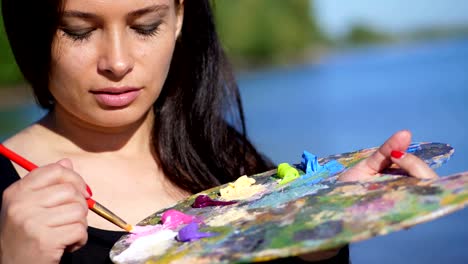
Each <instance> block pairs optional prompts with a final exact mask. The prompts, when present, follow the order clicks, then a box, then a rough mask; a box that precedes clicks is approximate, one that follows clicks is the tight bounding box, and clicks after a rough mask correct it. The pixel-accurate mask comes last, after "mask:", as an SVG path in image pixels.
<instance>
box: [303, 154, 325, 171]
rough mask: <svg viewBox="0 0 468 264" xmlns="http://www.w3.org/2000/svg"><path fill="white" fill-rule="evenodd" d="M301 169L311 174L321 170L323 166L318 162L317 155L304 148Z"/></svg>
mask: <svg viewBox="0 0 468 264" xmlns="http://www.w3.org/2000/svg"><path fill="white" fill-rule="evenodd" d="M300 169H301V170H303V171H305V173H306V174H311V173H314V172H318V171H320V170H321V169H322V166H321V165H320V164H319V163H318V159H317V156H315V155H313V154H311V153H310V152H307V151H306V150H304V152H303V153H302V161H301V165H300Z"/></svg>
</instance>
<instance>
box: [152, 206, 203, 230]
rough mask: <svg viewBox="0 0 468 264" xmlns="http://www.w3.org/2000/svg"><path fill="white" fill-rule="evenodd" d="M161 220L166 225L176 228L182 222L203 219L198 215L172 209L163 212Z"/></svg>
mask: <svg viewBox="0 0 468 264" xmlns="http://www.w3.org/2000/svg"><path fill="white" fill-rule="evenodd" d="M161 222H162V223H163V225H164V227H167V228H169V229H175V228H177V227H178V226H180V225H182V224H188V223H191V222H201V221H200V220H199V219H198V218H197V217H196V216H193V215H188V214H184V213H182V212H180V211H177V210H174V209H170V210H167V211H166V212H164V213H163V215H162V216H161Z"/></svg>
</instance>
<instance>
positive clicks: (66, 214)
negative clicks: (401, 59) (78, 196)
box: [41, 203, 88, 227]
mask: <svg viewBox="0 0 468 264" xmlns="http://www.w3.org/2000/svg"><path fill="white" fill-rule="evenodd" d="M87 215H88V208H83V205H81V204H80V203H68V204H64V205H60V206H57V207H53V208H48V209H47V210H42V212H41V217H43V222H44V224H46V225H47V226H48V227H59V226H65V225H69V224H74V223H80V224H83V225H87V219H86V216H87Z"/></svg>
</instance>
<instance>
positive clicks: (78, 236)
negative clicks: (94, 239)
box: [48, 223, 88, 250]
mask: <svg viewBox="0 0 468 264" xmlns="http://www.w3.org/2000/svg"><path fill="white" fill-rule="evenodd" d="M87 228H88V227H87V225H84V224H82V223H74V224H69V225H64V226H60V227H55V228H52V229H50V234H48V237H52V238H53V239H56V242H57V244H58V246H60V247H61V248H63V249H67V250H77V249H79V248H81V247H82V246H84V245H85V244H86V241H87V240H88V232H87Z"/></svg>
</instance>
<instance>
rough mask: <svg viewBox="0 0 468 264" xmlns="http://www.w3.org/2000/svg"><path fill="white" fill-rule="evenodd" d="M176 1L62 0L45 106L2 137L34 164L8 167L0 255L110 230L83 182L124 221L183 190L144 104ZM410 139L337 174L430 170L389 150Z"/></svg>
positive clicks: (160, 67)
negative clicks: (93, 209)
mask: <svg viewBox="0 0 468 264" xmlns="http://www.w3.org/2000/svg"><path fill="white" fill-rule="evenodd" d="M181 4H183V2H182V3H181ZM179 7H180V6H179ZM179 7H178V6H176V5H175V3H174V1H173V0H66V1H65V10H64V11H65V13H64V17H63V19H62V21H61V23H60V28H59V30H58V31H57V33H56V36H55V39H54V42H53V49H52V61H53V67H52V71H51V74H50V86H49V90H50V91H51V93H52V94H53V96H54V98H55V105H56V106H55V109H54V111H52V112H51V113H49V114H48V115H47V116H46V117H45V118H44V119H43V120H41V121H39V122H38V123H36V124H33V125H31V126H30V127H28V128H26V129H25V130H23V131H21V132H20V133H18V134H16V135H14V136H13V137H11V138H10V139H8V140H7V141H5V142H4V144H5V145H6V146H7V147H9V148H11V149H12V150H14V151H15V152H17V153H19V154H20V155H22V156H24V157H25V158H27V159H29V160H31V161H32V162H34V163H35V164H38V165H39V166H40V168H39V169H36V170H34V171H33V172H31V173H28V172H26V171H24V170H23V169H21V168H19V167H16V169H17V170H18V172H19V174H20V176H21V177H22V178H23V179H22V180H21V181H18V182H16V183H14V184H13V185H11V186H10V187H9V188H8V189H7V190H6V191H5V195H4V200H3V204H2V215H1V218H0V220H1V221H0V227H1V230H2V232H1V236H2V237H1V240H2V241H8V243H3V245H2V246H4V247H6V248H2V250H3V252H0V253H1V254H2V255H1V257H2V260H0V262H1V263H8V261H10V263H29V262H31V261H32V260H34V261H33V262H34V263H54V262H57V261H58V260H59V259H60V257H61V255H62V254H63V252H64V251H65V250H69V251H73V250H76V249H78V248H80V247H81V246H82V245H84V244H85V243H86V240H87V233H86V228H87V227H88V225H89V226H92V227H97V228H101V229H107V230H118V228H117V227H115V226H114V225H112V224H111V223H109V222H107V221H106V220H104V219H102V218H100V217H98V216H96V215H95V214H93V213H88V210H87V207H86V201H85V198H86V197H88V194H86V189H85V186H86V184H88V185H89V186H90V187H91V189H92V191H93V198H94V199H96V200H97V201H99V202H100V203H102V204H104V205H105V206H106V207H108V208H110V209H112V211H114V212H115V213H116V214H118V215H119V216H120V217H122V218H123V219H125V220H126V221H127V222H129V223H131V224H136V223H138V222H139V221H140V220H142V219H143V218H145V217H147V216H148V215H150V214H152V213H154V212H155V211H157V210H159V209H162V208H164V207H167V206H170V205H172V204H174V203H175V202H177V201H178V200H180V199H181V198H183V197H185V196H186V195H187V193H184V192H182V191H180V190H179V189H178V188H176V187H174V186H173V185H172V184H170V183H169V182H168V180H167V179H165V175H164V173H163V172H162V170H161V168H160V167H159V166H158V164H157V162H156V160H157V157H155V152H154V151H153V150H152V149H151V129H152V126H153V121H152V120H153V112H152V105H153V103H154V102H155V101H156V100H157V98H158V96H159V95H160V92H161V89H162V87H163V84H164V82H165V79H166V77H167V73H168V70H169V65H170V62H171V59H172V54H173V50H174V46H175V43H176V41H177V38H178V36H179V34H180V29H181V26H182V23H183V11H181V10H183V9H182V8H179ZM111 93H112V94H114V95H111ZM115 93H117V94H121V97H120V95H117V96H116V95H115ZM410 138H411V134H410V133H409V132H408V131H401V132H398V133H397V134H395V135H394V136H392V137H391V138H390V139H389V140H388V141H387V142H386V143H385V144H384V145H383V146H382V147H381V148H380V150H379V151H378V152H377V153H376V154H375V155H372V156H371V157H370V158H369V159H367V160H365V161H363V162H361V163H360V164H358V165H357V166H356V167H355V168H353V169H350V170H349V171H347V172H346V173H345V174H343V175H342V177H341V180H365V179H369V178H372V177H375V176H376V175H378V173H379V171H381V170H382V169H383V168H385V167H387V166H389V165H390V164H391V163H392V162H393V163H396V164H397V165H399V166H400V167H401V168H403V169H405V170H407V171H408V173H409V174H410V175H412V176H415V177H426V176H430V177H436V175H435V174H434V173H433V172H432V170H430V169H429V168H428V167H427V166H426V165H425V164H424V162H422V161H421V160H419V159H417V158H416V157H414V156H412V155H410V154H406V155H404V156H403V157H402V158H400V159H394V158H391V157H390V152H391V151H392V150H400V151H404V150H405V149H406V148H407V146H408V145H409V143H410V141H411V140H410ZM64 158H66V159H64ZM239 176H240V175H239ZM51 238H53V239H51ZM330 255H333V254H330V253H329V252H327V253H326V254H325V255H323V256H320V255H317V254H313V255H307V256H303V257H304V258H310V259H317V258H328V257H330ZM39 258H40V259H39Z"/></svg>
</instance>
